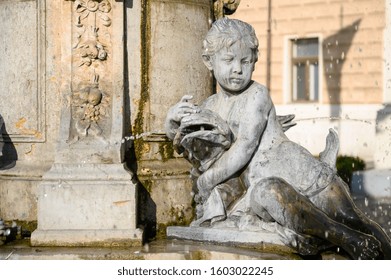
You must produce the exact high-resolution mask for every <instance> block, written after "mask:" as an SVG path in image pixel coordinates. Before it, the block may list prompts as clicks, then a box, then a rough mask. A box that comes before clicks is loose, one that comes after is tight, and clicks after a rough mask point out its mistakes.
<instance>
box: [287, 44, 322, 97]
mask: <svg viewBox="0 0 391 280" xmlns="http://www.w3.org/2000/svg"><path fill="white" fill-rule="evenodd" d="M292 100H293V101H296V102H303V101H304V102H305V101H318V100H319V40H318V38H310V39H297V40H292Z"/></svg>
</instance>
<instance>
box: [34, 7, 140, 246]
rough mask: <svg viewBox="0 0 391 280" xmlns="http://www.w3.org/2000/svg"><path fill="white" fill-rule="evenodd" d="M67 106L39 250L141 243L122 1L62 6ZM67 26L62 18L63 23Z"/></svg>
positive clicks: (45, 195) (43, 206) (44, 187)
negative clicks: (131, 163) (129, 163)
mask: <svg viewBox="0 0 391 280" xmlns="http://www.w3.org/2000/svg"><path fill="white" fill-rule="evenodd" d="M61 8H62V11H61V21H62V23H63V24H62V25H63V31H64V33H63V38H62V44H61V48H62V54H61V55H62V81H61V85H62V86H61V88H62V90H61V93H62V106H61V120H60V137H59V142H58V146H57V149H56V156H55V162H54V164H53V165H52V167H51V169H50V170H49V171H48V172H47V173H45V174H44V176H43V180H42V183H41V184H40V185H39V187H38V229H37V230H36V231H34V232H33V234H32V236H31V244H32V245H33V246H117V245H141V243H142V231H141V230H140V229H138V228H137V188H136V184H135V183H133V181H132V179H133V176H132V173H131V172H130V171H128V170H127V169H126V168H125V165H124V163H123V162H124V154H125V152H126V151H127V147H126V141H123V139H124V137H126V136H129V134H130V128H127V129H126V127H125V126H124V123H125V118H126V112H127V111H128V110H127V109H126V106H127V105H126V103H125V91H124V88H125V87H124V83H125V82H124V81H125V79H124V69H125V67H124V44H125V43H124V39H123V38H124V34H125V29H124V22H125V21H124V14H125V13H124V9H125V5H124V3H122V2H116V1H112V0H101V1H75V2H73V1H63V3H62V7H61ZM59 20H60V19H59Z"/></svg>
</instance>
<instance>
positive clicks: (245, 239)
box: [167, 227, 289, 250]
mask: <svg viewBox="0 0 391 280" xmlns="http://www.w3.org/2000/svg"><path fill="white" fill-rule="evenodd" d="M167 237H169V238H178V239H185V240H196V241H204V242H215V243H221V244H229V245H232V244H234V245H235V244H236V245H241V246H261V245H262V244H270V245H271V244H273V245H277V246H283V247H284V249H285V250H289V249H288V248H287V247H286V246H285V244H284V243H283V242H282V241H281V238H280V236H279V235H278V234H277V233H272V232H267V231H241V230H238V229H227V228H222V229H218V228H200V227H168V228H167Z"/></svg>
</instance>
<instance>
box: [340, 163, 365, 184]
mask: <svg viewBox="0 0 391 280" xmlns="http://www.w3.org/2000/svg"><path fill="white" fill-rule="evenodd" d="M364 169H365V162H364V161H363V160H362V159H360V158H359V157H351V156H338V157H337V172H338V175H339V176H340V177H341V178H342V180H344V181H345V182H346V183H347V184H348V185H350V181H351V179H352V175H353V172H354V171H360V170H364Z"/></svg>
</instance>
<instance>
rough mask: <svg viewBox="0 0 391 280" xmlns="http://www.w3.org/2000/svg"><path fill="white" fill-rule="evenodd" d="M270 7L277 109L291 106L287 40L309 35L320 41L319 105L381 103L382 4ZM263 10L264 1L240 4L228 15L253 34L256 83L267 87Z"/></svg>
mask: <svg viewBox="0 0 391 280" xmlns="http://www.w3.org/2000/svg"><path fill="white" fill-rule="evenodd" d="M271 3H272V5H271V6H272V7H271V36H272V39H271V67H270V69H271V72H270V75H271V83H270V90H271V94H272V98H273V100H274V102H275V103H276V104H284V103H285V104H286V103H290V84H289V81H290V73H289V50H290V47H289V44H288V42H289V38H306V37H312V36H318V37H319V40H320V43H321V44H323V48H322V49H323V59H322V62H321V63H320V69H321V72H320V74H321V75H322V79H321V82H320V100H319V103H320V104H329V103H333V104H375V103H381V102H382V100H383V30H384V27H385V12H384V11H385V2H384V0H302V1H291V0H271ZM267 5H268V1H255V0H242V1H241V4H240V6H239V9H238V10H237V12H236V13H235V14H234V15H233V16H232V17H235V18H238V19H241V20H244V21H247V22H249V23H250V24H252V25H253V26H254V28H255V29H256V32H257V35H258V39H259V40H260V59H259V62H258V64H257V68H256V72H255V73H254V79H255V80H257V81H259V82H261V83H263V84H266V83H267V82H266V69H267V67H266V61H267V57H266V55H267V27H268V26H267V18H268V7H267ZM337 41H338V42H337ZM337 59H338V62H337ZM330 64H332V68H330Z"/></svg>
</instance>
